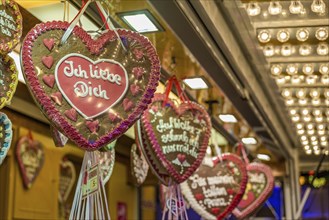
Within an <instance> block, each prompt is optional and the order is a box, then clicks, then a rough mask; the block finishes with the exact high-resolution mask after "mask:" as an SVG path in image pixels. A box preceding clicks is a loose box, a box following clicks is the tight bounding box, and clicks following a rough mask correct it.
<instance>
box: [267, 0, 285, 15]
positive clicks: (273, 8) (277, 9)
mask: <svg viewBox="0 0 329 220" xmlns="http://www.w3.org/2000/svg"><path fill="white" fill-rule="evenodd" d="M267 10H268V13H269V14H270V15H278V14H281V13H282V5H281V4H280V3H279V2H278V1H275V2H270V5H269V6H268V9H267Z"/></svg>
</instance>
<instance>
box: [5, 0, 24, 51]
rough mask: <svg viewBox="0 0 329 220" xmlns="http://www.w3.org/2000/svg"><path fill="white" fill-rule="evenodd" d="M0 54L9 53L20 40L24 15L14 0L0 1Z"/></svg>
mask: <svg viewBox="0 0 329 220" xmlns="http://www.w3.org/2000/svg"><path fill="white" fill-rule="evenodd" d="M0 21H1V22H0V30H1V31H0V54H2V55H5V54H7V53H9V52H10V51H11V50H12V49H13V48H15V47H16V45H17V44H18V43H19V42H20V38H21V36H22V30H23V26H22V15H21V13H20V11H19V7H18V5H17V4H16V3H15V1H13V0H2V1H0Z"/></svg>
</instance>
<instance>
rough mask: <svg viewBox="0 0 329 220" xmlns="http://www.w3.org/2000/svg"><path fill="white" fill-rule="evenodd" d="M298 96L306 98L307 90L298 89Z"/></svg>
mask: <svg viewBox="0 0 329 220" xmlns="http://www.w3.org/2000/svg"><path fill="white" fill-rule="evenodd" d="M296 96H297V97H298V98H300V99H302V98H305V97H306V90H305V89H300V90H298V92H297V93H296Z"/></svg>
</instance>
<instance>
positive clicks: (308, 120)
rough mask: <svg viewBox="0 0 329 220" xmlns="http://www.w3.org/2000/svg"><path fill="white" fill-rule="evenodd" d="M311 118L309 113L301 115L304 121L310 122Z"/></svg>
mask: <svg viewBox="0 0 329 220" xmlns="http://www.w3.org/2000/svg"><path fill="white" fill-rule="evenodd" d="M311 119H312V117H311V116H310V115H306V116H304V117H303V120H304V121H305V122H310V121H311Z"/></svg>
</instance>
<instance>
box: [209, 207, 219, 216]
mask: <svg viewBox="0 0 329 220" xmlns="http://www.w3.org/2000/svg"><path fill="white" fill-rule="evenodd" d="M211 212H212V213H214V214H215V215H217V214H218V213H219V212H220V208H212V209H211Z"/></svg>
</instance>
